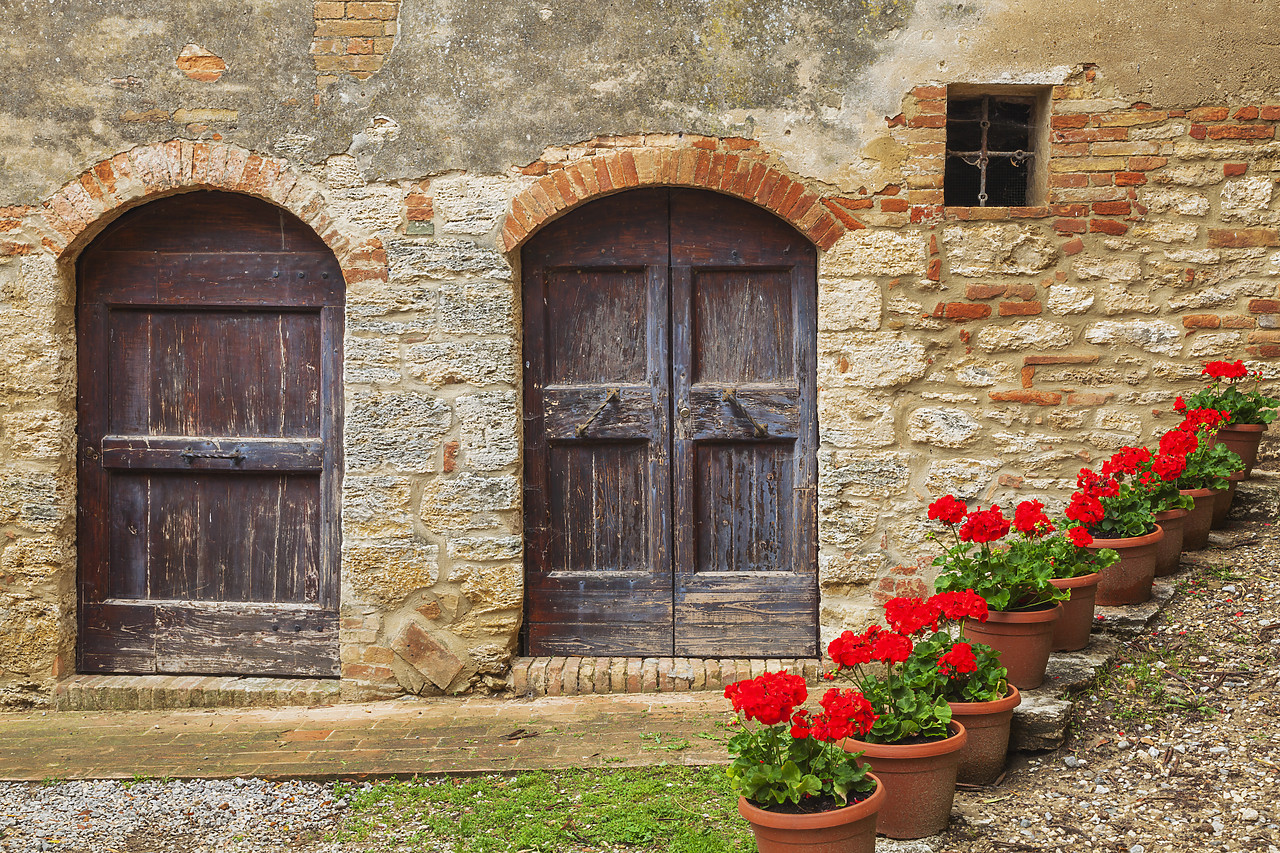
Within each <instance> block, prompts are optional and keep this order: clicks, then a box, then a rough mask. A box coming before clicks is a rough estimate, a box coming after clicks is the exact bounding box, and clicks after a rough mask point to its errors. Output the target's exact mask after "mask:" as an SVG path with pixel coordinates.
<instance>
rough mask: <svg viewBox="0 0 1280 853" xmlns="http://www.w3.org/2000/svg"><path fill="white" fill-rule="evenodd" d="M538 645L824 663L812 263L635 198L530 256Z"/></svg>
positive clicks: (663, 203)
mask: <svg viewBox="0 0 1280 853" xmlns="http://www.w3.org/2000/svg"><path fill="white" fill-rule="evenodd" d="M522 263H523V283H524V313H525V385H524V387H525V418H526V423H525V450H526V454H525V478H526V487H525V532H526V542H527V549H526V566H527V569H526V613H525V617H526V618H525V627H524V631H525V637H524V639H525V645H526V649H527V650H528V651H529V653H531V654H561V655H564V654H570V655H572V654H596V655H605V654H608V655H629V656H638V655H677V656H694V657H698V656H703V657H745V656H751V657H778V656H786V657H791V656H801V655H812V654H815V653H816V647H817V603H818V602H817V582H816V571H815V563H816V526H817V522H816V494H815V485H816V447H817V418H816V401H815V350H816V331H815V314H816V291H817V288H816V259H815V252H814V249H813V246H812V245H811V244H810V243H808V242H807V241H806V240H805V239H804V238H803V237H801V236H800V235H799V234H798V233H797V232H796V231H795V230H794V229H792V228H791V227H790V226H789V225H787V224H786V223H785V222H782V221H781V220H779V219H777V218H776V217H774V216H772V215H771V214H769V213H768V212H766V211H764V210H762V209H760V208H758V207H755V206H754V205H751V204H747V203H746V202H742V201H739V200H736V199H732V198H729V197H726V196H721V195H718V194H715V193H709V192H702V191H697V190H679V189H652V190H648V189H647V190H634V191H630V192H626V193H622V194H619V195H615V196H611V197H608V198H605V199H602V200H600V201H596V202H593V203H591V204H588V205H586V206H584V207H583V208H581V209H579V210H577V211H574V212H572V213H571V214H569V215H567V216H565V217H564V218H563V219H561V220H558V221H557V222H554V223H552V224H551V225H550V226H548V227H547V228H545V229H543V230H542V231H541V232H540V233H539V234H538V235H536V236H535V238H534V239H533V240H531V241H530V243H529V244H528V245H527V246H526V247H525V249H524V251H523V254H522Z"/></svg>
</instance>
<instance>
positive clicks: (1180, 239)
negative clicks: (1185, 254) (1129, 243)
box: [1129, 222, 1200, 243]
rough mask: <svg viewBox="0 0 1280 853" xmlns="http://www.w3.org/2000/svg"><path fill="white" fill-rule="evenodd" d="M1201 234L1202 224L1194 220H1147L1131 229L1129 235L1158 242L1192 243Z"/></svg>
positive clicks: (1137, 238)
mask: <svg viewBox="0 0 1280 853" xmlns="http://www.w3.org/2000/svg"><path fill="white" fill-rule="evenodd" d="M1199 234H1200V226H1199V225H1197V224H1196V223H1194V222H1147V223H1145V224H1142V225H1135V226H1134V227H1133V228H1132V229H1130V231H1129V236H1131V237H1133V238H1134V239H1136V240H1153V241H1155V242H1157V243H1191V242H1194V241H1195V239H1196V237H1197V236H1199Z"/></svg>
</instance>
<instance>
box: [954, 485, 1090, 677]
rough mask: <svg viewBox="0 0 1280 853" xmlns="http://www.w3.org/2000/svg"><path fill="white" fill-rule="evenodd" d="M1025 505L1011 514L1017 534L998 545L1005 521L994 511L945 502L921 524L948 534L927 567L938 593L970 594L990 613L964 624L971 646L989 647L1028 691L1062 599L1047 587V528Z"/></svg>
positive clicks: (1043, 660)
mask: <svg viewBox="0 0 1280 853" xmlns="http://www.w3.org/2000/svg"><path fill="white" fill-rule="evenodd" d="M1032 503H1037V502H1025V501H1024V503H1023V505H1021V506H1019V508H1018V509H1015V511H1014V517H1015V520H1017V521H1018V526H1017V531H1018V532H1017V535H1016V536H1014V537H1011V538H1009V539H1006V538H1005V537H1006V536H1007V535H1008V533H1009V531H1010V528H1011V526H1013V525H1012V522H1011V521H1010V519H1007V518H1005V517H1004V514H1003V512H1002V511H1001V509H1000V507H998V506H993V507H991V508H990V509H986V510H984V509H975V510H973V511H969V509H968V507H966V506H965V505H964V503H962V502H961V501H959V500H957V499H956V498H955V497H953V496H951V495H946V496H945V497H942V498H939V499H938V500H936V501H934V502H933V503H932V504H930V505H929V518H931V519H933V520H935V521H940V522H942V523H943V524H945V525H947V527H949V528H950V530H951V535H952V538H953V539H954V544H952V545H951V546H950V547H948V548H947V549H946V550H945V551H944V552H943V553H942V554H941V555H940V556H938V557H937V558H935V559H934V561H933V564H934V565H935V566H937V567H938V569H939V574H938V577H937V579H936V580H935V581H934V587H935V588H936V589H937V591H938V592H955V591H958V590H964V589H972V590H973V591H974V592H976V593H977V594H978V595H980V596H982V597H983V598H984V599H985V600H986V602H987V605H988V606H989V607H990V609H991V612H990V614H989V615H988V618H987V621H986V622H985V623H983V624H981V625H970V626H969V634H970V636H972V638H973V639H976V640H978V641H979V642H983V643H986V644H987V645H989V646H991V647H993V648H995V649H996V650H998V651H999V652H1000V660H1001V662H1002V663H1003V664H1004V666H1005V668H1006V669H1007V670H1008V671H1009V682H1010V683H1011V684H1015V685H1017V687H1018V688H1019V689H1020V690H1032V689H1034V688H1036V687H1039V686H1040V684H1041V683H1042V682H1043V681H1044V672H1045V667H1046V666H1047V664H1048V662H1049V650H1050V647H1051V646H1052V644H1053V628H1054V622H1055V621H1056V620H1057V619H1058V618H1059V616H1060V615H1061V613H1062V608H1061V606H1059V604H1058V602H1060V601H1062V600H1064V599H1065V598H1066V597H1067V593H1066V592H1064V591H1062V590H1059V589H1057V588H1056V587H1055V586H1054V585H1053V583H1052V578H1053V566H1052V565H1050V563H1049V561H1048V560H1047V559H1046V558H1045V554H1044V548H1043V546H1042V544H1041V543H1040V541H1039V540H1040V539H1041V538H1042V537H1043V536H1044V535H1045V534H1046V532H1047V530H1048V529H1049V528H1050V527H1051V525H1049V520H1048V519H1047V518H1045V517H1044V516H1043V513H1042V512H1036V511H1029V510H1034V507H1032V506H1030V504H1032Z"/></svg>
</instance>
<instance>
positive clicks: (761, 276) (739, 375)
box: [690, 268, 795, 384]
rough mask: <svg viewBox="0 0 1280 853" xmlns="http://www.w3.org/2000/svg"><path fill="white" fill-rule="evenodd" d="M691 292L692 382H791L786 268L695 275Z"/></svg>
mask: <svg viewBox="0 0 1280 853" xmlns="http://www.w3.org/2000/svg"><path fill="white" fill-rule="evenodd" d="M691 290H692V293H691V294H690V298H691V299H692V300H693V306H692V310H691V315H692V322H693V328H692V329H691V334H692V336H693V353H692V354H693V359H694V361H693V365H692V372H693V381H694V382H719V383H725V384H737V383H741V382H779V381H782V380H786V379H791V378H792V375H793V371H794V367H795V362H794V358H793V349H794V345H793V342H792V336H793V335H794V332H795V330H794V326H795V320H794V318H793V317H792V304H791V303H792V293H791V270H790V269H779V270H769V269H758V268H742V269H733V270H696V271H695V272H694V273H693V276H692V283H691Z"/></svg>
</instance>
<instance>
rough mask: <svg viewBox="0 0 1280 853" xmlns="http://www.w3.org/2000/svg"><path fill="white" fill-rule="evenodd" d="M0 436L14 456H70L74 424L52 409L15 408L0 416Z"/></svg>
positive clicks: (18, 457) (38, 457) (23, 457)
mask: <svg viewBox="0 0 1280 853" xmlns="http://www.w3.org/2000/svg"><path fill="white" fill-rule="evenodd" d="M0 436H3V438H4V439H7V441H8V444H9V450H10V452H11V453H12V454H13V456H14V458H16V459H23V460H29V459H70V458H71V456H72V445H73V442H74V441H75V425H74V424H73V423H72V422H71V419H70V418H68V417H67V416H66V415H65V414H64V413H62V412H59V411H55V410H52V409H36V410H35V411H30V412H15V413H14V414H11V415H5V416H4V418H3V419H0Z"/></svg>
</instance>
